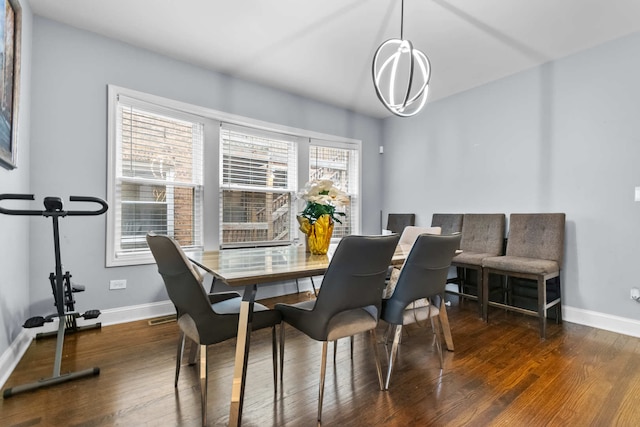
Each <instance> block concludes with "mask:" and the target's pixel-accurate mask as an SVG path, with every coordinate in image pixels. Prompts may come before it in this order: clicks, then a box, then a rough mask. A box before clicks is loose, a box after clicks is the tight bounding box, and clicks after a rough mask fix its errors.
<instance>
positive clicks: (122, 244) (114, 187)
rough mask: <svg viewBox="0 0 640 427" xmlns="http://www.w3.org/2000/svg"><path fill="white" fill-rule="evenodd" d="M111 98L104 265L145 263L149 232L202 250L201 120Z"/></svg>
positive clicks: (145, 104)
mask: <svg viewBox="0 0 640 427" xmlns="http://www.w3.org/2000/svg"><path fill="white" fill-rule="evenodd" d="M115 102H116V106H115V117H114V119H115V135H114V143H115V144H114V145H115V147H114V149H113V150H112V156H113V161H112V164H111V165H110V167H109V173H110V178H109V183H110V184H111V188H110V191H109V193H110V194H109V200H110V202H111V203H110V205H111V206H110V210H109V211H110V220H109V221H108V223H109V226H110V230H108V239H110V242H109V243H110V245H111V246H110V247H111V250H109V253H108V257H109V258H108V260H107V265H124V264H134V263H137V262H147V260H148V258H149V250H148V247H147V242H146V240H145V236H146V234H147V233H148V232H149V231H155V232H156V233H159V234H167V235H169V236H172V237H173V238H175V239H176V240H177V241H178V242H179V243H180V245H182V246H183V247H185V248H202V247H203V241H202V239H203V237H202V224H201V222H202V199H203V164H202V159H203V133H204V127H203V124H202V123H201V122H200V121H199V120H198V117H197V116H190V115H187V114H185V113H182V112H178V111H173V110H171V109H168V108H163V107H159V106H157V105H153V104H151V103H146V102H142V101H139V100H136V99H133V98H128V97H126V96H124V95H118V96H117V97H116V100H115Z"/></svg>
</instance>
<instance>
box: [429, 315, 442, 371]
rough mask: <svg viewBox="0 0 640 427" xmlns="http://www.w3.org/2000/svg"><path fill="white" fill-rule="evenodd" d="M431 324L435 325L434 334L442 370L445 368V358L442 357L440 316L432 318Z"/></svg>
mask: <svg viewBox="0 0 640 427" xmlns="http://www.w3.org/2000/svg"><path fill="white" fill-rule="evenodd" d="M431 322H432V323H431V324H432V325H433V333H434V334H435V338H436V348H437V349H438V357H439V359H440V369H443V368H444V358H443V356H442V336H441V334H440V331H441V330H442V326H441V324H440V318H439V317H438V316H433V317H431Z"/></svg>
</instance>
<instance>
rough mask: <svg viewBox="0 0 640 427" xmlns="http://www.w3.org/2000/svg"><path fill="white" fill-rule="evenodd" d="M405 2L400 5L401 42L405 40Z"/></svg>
mask: <svg viewBox="0 0 640 427" xmlns="http://www.w3.org/2000/svg"><path fill="white" fill-rule="evenodd" d="M403 34H404V0H402V2H401V4H400V40H404V36H403Z"/></svg>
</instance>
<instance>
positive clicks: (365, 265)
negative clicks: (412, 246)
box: [309, 234, 400, 340]
mask: <svg viewBox="0 0 640 427" xmlns="http://www.w3.org/2000/svg"><path fill="white" fill-rule="evenodd" d="M399 238H400V236H398V235H397V234H392V235H388V236H346V237H343V238H342V240H340V243H339V244H338V247H337V248H336V251H335V253H334V254H333V257H332V258H331V261H330V263H329V267H328V268H327V271H326V272H325V274H324V278H323V279H322V286H321V287H320V291H319V292H318V297H317V299H316V303H315V306H314V308H313V310H314V311H315V312H316V314H317V315H319V318H320V319H321V321H318V322H317V331H314V332H313V333H311V334H309V336H311V337H312V338H314V339H319V340H324V339H326V334H327V331H328V326H329V321H330V320H331V318H332V317H333V316H335V315H336V314H338V313H341V312H344V311H347V310H351V309H355V308H363V307H371V308H372V309H375V310H372V314H373V315H375V317H376V318H378V317H380V305H381V303H382V291H383V289H384V286H385V278H386V276H387V269H388V267H389V265H390V264H391V258H392V257H393V253H394V251H395V248H396V245H397V244H398V240H399ZM317 337H319V338H317Z"/></svg>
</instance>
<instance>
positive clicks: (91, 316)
mask: <svg viewBox="0 0 640 427" xmlns="http://www.w3.org/2000/svg"><path fill="white" fill-rule="evenodd" d="M100 314H102V313H100V310H87V311H85V312H84V314H83V315H82V317H84V318H85V319H95V318H96V317H98V316H100Z"/></svg>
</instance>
